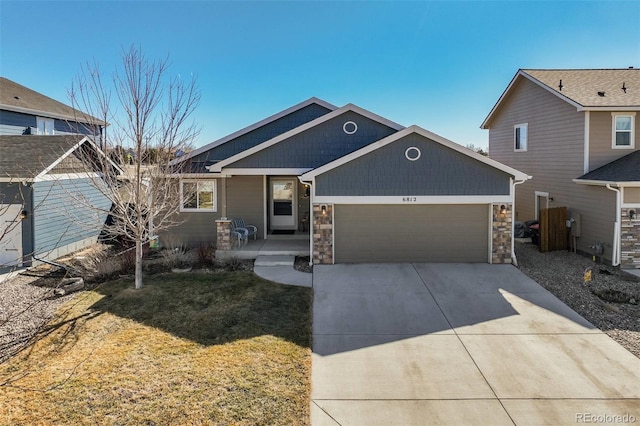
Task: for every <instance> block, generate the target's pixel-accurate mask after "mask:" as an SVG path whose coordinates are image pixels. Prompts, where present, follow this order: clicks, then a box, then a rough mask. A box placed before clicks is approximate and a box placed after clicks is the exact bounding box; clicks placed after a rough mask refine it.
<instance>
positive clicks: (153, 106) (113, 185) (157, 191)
mask: <svg viewBox="0 0 640 426" xmlns="http://www.w3.org/2000/svg"><path fill="white" fill-rule="evenodd" d="M168 67H169V60H168V57H167V58H164V59H161V60H150V59H148V58H147V57H146V56H145V55H144V54H143V53H142V52H141V51H140V50H139V49H137V48H135V47H131V48H130V49H129V50H126V51H123V54H122V63H121V64H120V66H119V67H118V68H116V70H115V71H114V73H113V76H112V78H111V79H109V80H107V79H105V77H104V76H103V74H102V72H101V70H100V68H99V66H98V64H97V63H95V62H94V63H87V64H85V66H84V67H83V68H82V70H81V72H80V74H79V76H78V77H77V78H76V80H75V81H74V83H73V86H72V88H71V90H70V92H69V96H70V98H71V102H72V106H73V107H74V109H76V110H81V111H84V112H85V113H86V114H87V116H85V117H83V119H84V120H89V121H90V120H92V119H93V120H97V121H98V122H99V121H101V122H104V123H109V124H108V126H105V127H104V130H103V131H102V134H101V135H97V137H98V138H99V141H96V142H97V144H98V145H99V146H100V147H101V148H102V150H103V151H105V153H107V156H95V155H92V153H91V152H90V151H87V152H86V155H85V156H84V159H83V162H84V164H85V165H86V166H87V167H89V168H90V169H92V170H96V169H99V170H101V173H99V174H97V176H99V178H96V182H95V186H96V187H97V188H99V189H100V191H101V192H102V193H103V194H104V195H106V196H107V197H108V198H109V199H110V200H111V201H112V203H113V204H112V208H111V212H110V217H111V223H110V224H109V226H108V227H107V232H108V233H109V234H110V236H112V237H114V238H119V239H120V240H123V239H124V240H126V241H129V242H131V243H132V244H135V251H136V268H135V287H136V288H141V287H142V256H143V245H144V244H145V243H146V242H148V241H149V238H150V237H151V235H152V234H153V233H154V232H157V231H160V230H162V229H166V228H168V227H171V226H175V225H176V224H178V223H179V216H178V215H177V214H176V213H177V212H178V211H179V207H180V202H181V194H180V187H179V185H178V184H177V182H176V179H175V177H172V175H173V176H175V175H176V174H179V173H180V171H179V170H176V169H175V168H173V169H171V170H170V169H169V161H170V160H172V159H173V156H174V154H175V152H177V151H178V150H185V149H188V148H189V146H190V144H191V143H192V142H193V140H194V139H195V138H196V137H197V135H198V133H199V129H198V128H197V127H196V125H195V124H194V123H193V122H192V121H191V119H190V118H191V115H192V113H193V112H194V110H195V108H196V107H197V106H198V104H199V102H200V93H199V91H198V89H197V86H196V80H195V78H193V77H191V78H190V79H189V80H188V81H185V80H183V79H182V78H181V77H180V76H176V77H170V76H168ZM97 124H98V123H97V122H96V127H97ZM150 153H153V154H152V155H150ZM151 157H152V160H149V158H151ZM147 160H148V161H147ZM114 163H118V164H120V165H122V166H121V167H122V169H123V170H124V171H125V173H124V175H121V176H118V177H116V176H115V174H114ZM185 195H186V197H187V198H188V197H189V196H191V194H185ZM78 202H81V200H78Z"/></svg>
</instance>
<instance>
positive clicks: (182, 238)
mask: <svg viewBox="0 0 640 426" xmlns="http://www.w3.org/2000/svg"><path fill="white" fill-rule="evenodd" d="M222 181H223V180H222V179H216V200H217V207H218V208H217V211H216V212H180V213H178V220H180V221H181V222H182V223H180V224H179V225H177V226H175V227H173V228H170V229H167V230H164V231H161V232H160V233H159V234H160V244H161V245H162V246H163V247H169V246H174V245H186V246H189V247H196V246H198V245H201V244H204V245H209V244H215V243H216V238H217V234H216V222H215V221H216V220H217V219H220V217H221V216H222V188H221V187H222V184H221V182H222Z"/></svg>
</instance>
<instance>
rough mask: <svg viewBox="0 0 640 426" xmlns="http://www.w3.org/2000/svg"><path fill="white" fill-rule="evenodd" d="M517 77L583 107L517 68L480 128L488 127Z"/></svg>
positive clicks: (577, 107) (577, 106) (580, 106)
mask: <svg viewBox="0 0 640 426" xmlns="http://www.w3.org/2000/svg"><path fill="white" fill-rule="evenodd" d="M518 77H524V78H526V79H527V80H529V81H531V82H532V83H534V84H536V85H538V86H540V87H541V88H543V89H544V90H546V91H547V92H549V93H551V94H553V95H554V96H557V97H558V98H560V99H562V100H563V101H565V102H567V103H569V104H571V105H573V106H574V107H575V108H576V109H577V110H578V111H582V110H583V108H584V107H583V106H582V105H581V104H579V103H577V102H576V101H574V100H573V99H570V98H568V97H566V96H564V95H563V94H561V93H558V92H557V91H555V90H553V89H552V88H550V87H549V86H547V85H546V84H544V83H543V82H541V81H540V80H537V79H536V78H534V77H533V76H531V75H529V74H527V73H526V72H525V71H524V70H522V69H519V70H518V72H517V73H516V75H515V76H514V77H513V78H512V79H511V82H510V83H509V85H508V86H507V88H506V89H505V90H504V92H502V95H500V98H498V101H497V102H496V104H495V105H494V106H493V108H491V111H490V112H489V115H487V118H485V119H484V121H483V122H482V124H481V125H480V128H481V129H488V128H489V122H490V121H491V119H492V118H493V115H494V114H495V113H496V111H497V110H498V109H499V108H500V105H501V104H502V102H503V101H504V99H505V98H506V97H507V95H508V94H509V92H510V91H511V88H512V87H513V86H514V85H515V83H516V81H517V80H518Z"/></svg>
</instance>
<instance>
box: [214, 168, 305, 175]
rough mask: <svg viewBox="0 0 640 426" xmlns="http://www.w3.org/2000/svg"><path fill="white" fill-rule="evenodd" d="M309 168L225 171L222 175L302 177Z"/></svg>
mask: <svg viewBox="0 0 640 426" xmlns="http://www.w3.org/2000/svg"><path fill="white" fill-rule="evenodd" d="M308 171H309V168H308V167H307V168H304V169H224V171H223V173H222V175H224V176H233V175H236V176H238V175H245V176H300V175H301V174H303V173H305V172H308Z"/></svg>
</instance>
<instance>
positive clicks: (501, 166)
mask: <svg viewBox="0 0 640 426" xmlns="http://www.w3.org/2000/svg"><path fill="white" fill-rule="evenodd" d="M413 133H415V134H418V135H421V136H423V137H425V138H427V139H430V140H432V141H434V142H436V143H439V144H441V145H444V146H446V147H447V148H450V149H453V150H454V151H457V152H459V153H461V154H464V155H466V156H468V157H471V158H473V159H475V160H478V161H480V162H481V163H484V164H487V165H489V166H491V167H493V168H496V169H498V170H501V171H503V172H505V173H508V174H510V175H512V176H513V177H515V178H516V180H528V179H531V177H530V176H528V175H527V174H526V173H522V172H521V171H519V170H516V169H513V168H511V167H509V166H506V165H504V164H502V163H499V162H498V161H496V160H494V159H492V158H489V157H485V156H484V155H480V154H478V153H477V152H474V151H471V150H470V149H468V148H465V147H463V146H462V145H459V144H457V143H455V142H452V141H450V140H448V139H445V138H443V137H442V136H439V135H436V134H435V133H432V132H430V131H428V130H425V129H423V128H421V127H419V126H415V125H414V126H409V127H407V128H405V129H402V130H400V131H398V132H396V133H393V134H392V135H390V136H387V137H386V138H384V139H380V140H379V141H376V142H373V143H371V144H369V145H367V146H365V147H363V148H360V149H359V150H357V151H354V152H352V153H351V154H347V155H345V156H343V157H340V158H338V159H337V160H334V161H331V162H330V163H327V164H325V165H323V166H320V167H318V168H316V169H313V170H311V171H309V172H307V173H305V174H303V175H302V176H301V177H300V179H301V180H302V181H311V180H312V179H314V178H315V177H316V176H318V175H321V174H323V173H325V172H327V171H329V170H332V169H334V168H336V167H339V166H342V165H343V164H346V163H348V162H350V161H353V160H354V159H356V158H359V157H361V156H364V155H366V154H369V153H370V152H373V151H375V150H376V149H379V148H382V147H383V146H385V145H388V144H390V143H392V142H395V141H397V140H399V139H401V138H404V137H405V136H408V135H410V134H413Z"/></svg>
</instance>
